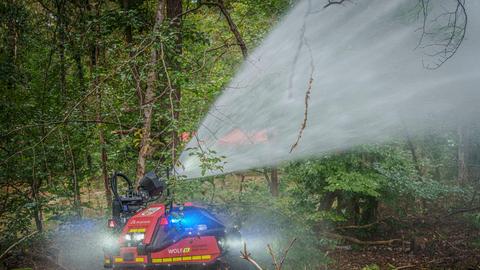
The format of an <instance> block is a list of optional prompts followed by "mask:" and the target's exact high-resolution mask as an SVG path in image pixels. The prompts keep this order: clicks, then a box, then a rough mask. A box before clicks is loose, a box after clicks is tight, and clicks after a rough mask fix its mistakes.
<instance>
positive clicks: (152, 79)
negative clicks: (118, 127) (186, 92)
mask: <svg viewBox="0 0 480 270" xmlns="http://www.w3.org/2000/svg"><path fill="white" fill-rule="evenodd" d="M164 6H165V3H164V1H163V0H159V1H158V6H157V12H156V16H155V26H154V28H153V32H154V33H156V32H158V31H159V29H160V25H161V23H162V22H163V19H164V16H163V11H164ZM157 63H158V51H157V50H156V48H155V47H152V49H151V53H150V70H149V72H148V77H147V89H146V91H145V104H144V106H143V107H144V109H143V128H142V131H143V132H142V140H141V142H140V151H139V153H138V160H137V177H136V178H137V181H139V180H140V179H141V178H142V177H143V175H145V165H146V159H147V155H148V153H149V149H150V133H151V127H152V118H153V102H154V100H155V90H156V88H157V81H158V78H157Z"/></svg>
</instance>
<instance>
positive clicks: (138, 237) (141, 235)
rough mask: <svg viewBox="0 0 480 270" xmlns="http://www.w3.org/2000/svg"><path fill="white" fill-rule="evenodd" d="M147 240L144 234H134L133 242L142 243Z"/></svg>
mask: <svg viewBox="0 0 480 270" xmlns="http://www.w3.org/2000/svg"><path fill="white" fill-rule="evenodd" d="M144 238H145V234H144V233H134V234H133V240H135V241H142V240H143V239H144Z"/></svg>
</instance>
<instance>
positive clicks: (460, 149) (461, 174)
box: [457, 124, 468, 185]
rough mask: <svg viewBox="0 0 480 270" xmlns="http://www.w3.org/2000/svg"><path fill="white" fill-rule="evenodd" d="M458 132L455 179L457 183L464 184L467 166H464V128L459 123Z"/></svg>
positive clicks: (466, 176)
mask: <svg viewBox="0 0 480 270" xmlns="http://www.w3.org/2000/svg"><path fill="white" fill-rule="evenodd" d="M457 133H458V150H457V151H458V152H457V155H458V176H457V181H458V184H459V185H464V184H465V183H466V181H467V178H468V172H467V166H466V162H465V161H466V138H465V137H466V136H465V128H464V127H463V125H462V124H459V126H458V128H457Z"/></svg>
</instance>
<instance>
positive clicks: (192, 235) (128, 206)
mask: <svg viewBox="0 0 480 270" xmlns="http://www.w3.org/2000/svg"><path fill="white" fill-rule="evenodd" d="M119 178H121V179H122V180H123V181H124V182H125V184H126V192H125V193H124V194H119V192H118V180H119ZM110 182H111V188H112V193H113V197H114V199H113V202H112V218H111V219H109V220H108V227H109V229H110V231H111V234H112V237H113V240H114V241H113V244H112V245H110V246H108V247H105V248H104V267H105V268H112V269H118V270H120V269H247V268H248V267H247V268H244V267H242V266H241V264H242V263H241V262H240V261H239V259H235V258H234V257H238V254H236V253H238V250H236V253H235V256H232V250H230V248H229V246H230V245H229V243H233V242H239V241H240V234H239V232H238V231H237V230H235V229H233V228H227V227H226V226H225V225H224V223H222V222H221V221H220V220H219V219H218V218H217V217H216V216H215V215H213V214H212V213H211V212H210V211H208V210H207V209H205V208H202V207H199V206H195V205H193V204H192V203H184V204H180V205H179V204H175V203H173V202H172V201H168V200H166V199H165V198H168V197H169V196H168V188H167V186H166V181H164V180H163V179H161V178H159V177H157V175H155V173H152V172H151V173H147V174H146V175H145V177H144V178H143V179H141V181H140V182H139V185H138V187H137V188H134V186H133V184H132V182H131V181H130V179H129V178H128V177H127V176H126V175H124V174H122V173H114V174H113V176H112V177H111V180H110ZM162 198H163V202H158V201H162Z"/></svg>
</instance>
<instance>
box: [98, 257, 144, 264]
mask: <svg viewBox="0 0 480 270" xmlns="http://www.w3.org/2000/svg"><path fill="white" fill-rule="evenodd" d="M107 261H108V262H107ZM114 261H115V262H116V263H122V262H124V260H123V258H121V257H117V258H115V259H114ZM135 262H142V263H143V262H145V259H144V258H142V257H137V258H135ZM105 263H110V260H109V259H105Z"/></svg>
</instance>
